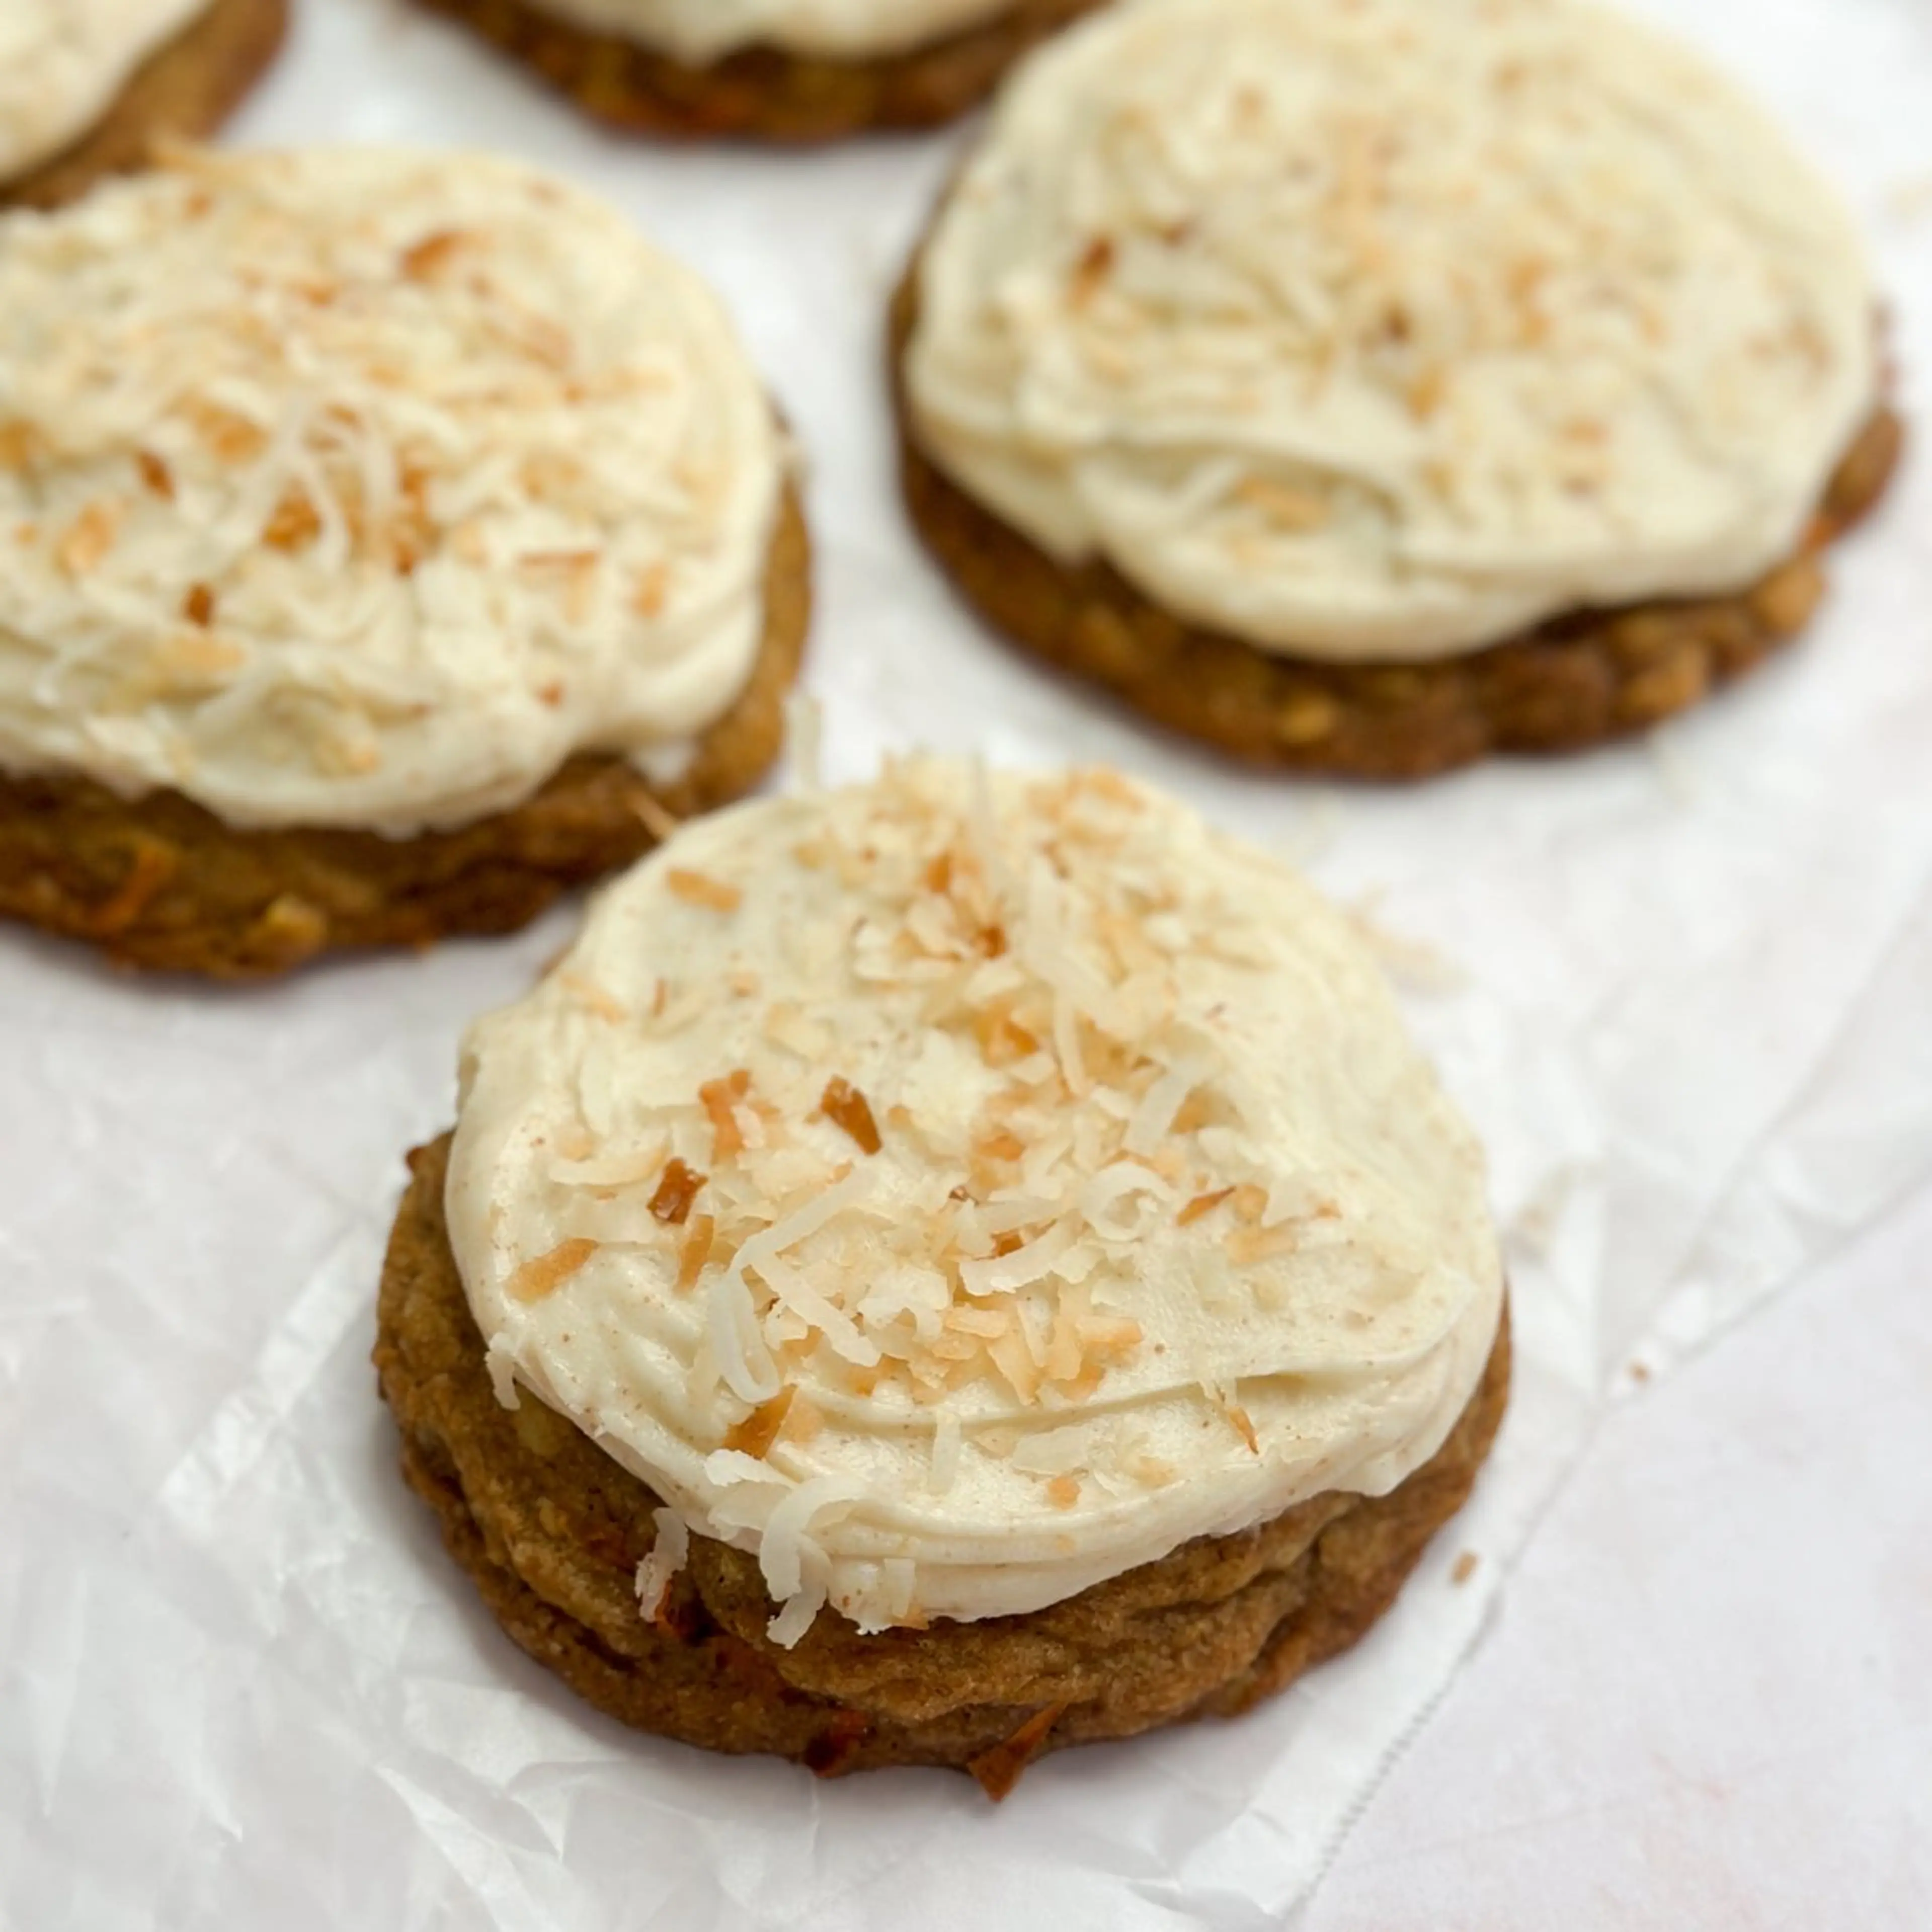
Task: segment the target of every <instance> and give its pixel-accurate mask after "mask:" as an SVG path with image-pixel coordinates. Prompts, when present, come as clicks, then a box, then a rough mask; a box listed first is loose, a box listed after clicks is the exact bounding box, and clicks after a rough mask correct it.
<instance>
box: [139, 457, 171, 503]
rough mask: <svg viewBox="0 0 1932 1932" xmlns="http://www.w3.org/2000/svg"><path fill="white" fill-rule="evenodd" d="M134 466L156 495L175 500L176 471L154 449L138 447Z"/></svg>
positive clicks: (169, 500)
mask: <svg viewBox="0 0 1932 1932" xmlns="http://www.w3.org/2000/svg"><path fill="white" fill-rule="evenodd" d="M134 466H135V467H136V469H139V471H140V472H141V481H142V482H143V483H145V484H146V485H147V486H148V489H149V490H151V491H152V492H153V493H154V495H156V496H159V497H160V498H161V499H163V501H164V502H172V501H173V500H174V493H175V478H174V472H173V471H172V470H171V469H169V467H168V466H167V464H166V463H165V462H163V460H161V458H160V457H158V456H157V455H155V454H154V452H153V451H152V450H151V449H137V450H136V452H134Z"/></svg>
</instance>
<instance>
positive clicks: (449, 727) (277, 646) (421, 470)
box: [0, 149, 809, 975]
mask: <svg viewBox="0 0 1932 1932" xmlns="http://www.w3.org/2000/svg"><path fill="white" fill-rule="evenodd" d="M0 540H4V541H5V544H6V549H7V568H6V569H5V571H4V572H3V573H0V912H5V913H8V914H10V915H12V916H14V917H16V918H19V919H26V920H28V921H30V922H32V923H34V924H35V925H38V926H45V927H46V928H48V929H51V930H52V931H55V932H65V933H69V934H74V935H78V936H80V937H83V938H92V939H94V940H96V941H99V942H100V943H101V944H103V945H104V946H105V947H107V948H108V950H110V951H111V952H112V953H114V954H115V956H118V957H119V958H121V959H126V960H129V961H132V962H136V963H138V964H140V965H148V966H160V967H170V968H186V969H190V970H194V971H205V972H209V973H214V974H230V975H239V974H257V973H266V972H272V971H278V970H281V968H286V967H287V966H290V965H294V964H296V963H297V962H299V961H301V960H302V959H307V958H308V957H309V956H311V955H313V954H315V953H319V952H321V951H323V950H325V949H326V948H331V947H352V946H368V945H377V944H422V943H424V942H426V941H431V940H434V939H436V938H440V937H441V936H443V935H446V934H448V933H453V932H497V931H502V930H505V929H508V928H510V927H511V926H517V925H519V924H520V923H522V922H523V921H524V920H526V919H529V917H531V916H532V915H533V914H534V913H536V912H537V911H538V910H541V908H542V907H544V905H546V904H548V903H549V902H550V900H551V899H552V898H554V897H555V896H556V894H557V893H558V892H560V891H562V890H563V889H565V887H566V886H569V885H571V884H572V883H576V882H577V881H580V880H583V879H585V878H586V877H592V876H595V874H599V873H601V872H604V871H610V870H611V869H612V868H614V867H616V866H619V865H623V864H625V863H628V862H629V861H630V860H631V859H634V858H636V857H637V856H638V855H639V854H640V853H641V852H643V850H646V849H647V848H648V847H649V845H650V844H652V842H653V841H654V838H655V834H656V833H657V832H658V831H660V830H661V829H662V828H663V827H664V824H665V823H666V822H667V819H669V818H670V817H682V816H684V815H685V814H689V813H691V812H694V811H701V810H703V809H705V808H707V807H709V806H712V805H717V804H719V803H721V802H724V801H725V800H727V799H731V798H734V797H736V796H738V795H739V794H740V793H742V792H744V791H745V790H748V788H749V787H751V785H752V784H754V782H755V781H756V780H757V778H759V776H760V775H761V774H762V773H763V772H764V770H765V769H766V767H767V766H768V765H769V763H771V761H772V758H773V757H774V756H775V753H776V751H777V748H778V743H779V741H780V737H781V700H782V698H783V696H784V691H785V690H786V688H787V686H788V685H790V682H791V680H792V678H793V674H794V673H795V671H796V667H797V663H798V659H799V652H800V649H801V647H802V640H803V637H804V634H805V625H806V618H807V610H808V601H809V592H808V568H809V566H808V555H807V548H806V543H805V534H804V530H803V526H802V523H801V520H800V518H799V511H798V507H797V504H796V499H795V498H794V496H793V492H792V488H791V484H790V459H789V456H788V453H787V446H786V444H785V442H784V437H783V436H782V434H781V431H780V429H779V428H778V424H777V422H776V421H775V417H774V413H773V411H772V407H771V405H770V404H769V401H767V400H766V396H765V395H764V393H763V390H762V389H761V388H760V385H759V382H758V380H757V377H756V375H755V374H754V372H753V371H752V370H751V367H750V365H749V364H748V362H747V361H746V359H745V356H744V354H743V353H742V350H740V348H739V345H738V343H737V341H736V338H735V336H734V335H733V332H732V330H731V328H730V324H729V323H728V321H727V319H726V317H725V316H724V314H723V313H722V311H721V309H720V308H719V307H718V303H717V302H716V301H715V299H714V298H713V297H712V296H711V294H710V293H709V292H708V290H706V289H705V288H704V287H703V285H702V284H700V283H699V281H697V279H696V278H695V277H694V276H693V275H691V274H690V273H689V272H688V271H687V270H685V269H683V268H682V267H680V266H679V265H677V264H676V263H674V262H672V261H670V260H667V258H666V257H664V256H663V255H661V254H658V252H657V251H655V249H654V248H651V247H650V246H649V245H648V244H646V242H644V241H643V240H642V239H640V237H638V236H637V235H636V234H635V233H634V232H633V231H632V230H631V229H630V228H629V227H628V226H627V225H626V224H625V222H624V221H623V220H622V218H621V217H619V215H618V214H616V211H614V210H612V209H610V208H607V207H606V206H604V205H603V204H602V203H601V202H598V201H596V200H595V199H592V198H591V197H589V196H587V195H586V194H584V193H582V192H581V191H580V190H577V189H575V188H573V187H568V186H566V185H565V184H562V182H559V181H553V180H552V179H550V178H548V177H547V176H545V175H540V174H537V173H535V172H530V171H529V170H527V169H523V168H522V167H520V166H515V165H513V164H511V163H508V162H503V161H498V160H489V159H486V158H484V157H480V156H476V155H471V154H455V155H451V154H443V155H437V154H411V153H406V152H401V151H388V150H381V149H374V150H372V149H344V150H341V151H314V152H308V153H298V154H279V155H263V154H250V155H239V154H238V155H228V156H214V155H202V156H199V157H195V156H188V157H182V158H181V159H178V160H175V161H173V162H172V163H170V164H169V166H167V167H166V169H164V170H163V171H162V172H157V173H154V174H151V175H143V176H141V177H139V178H136V179H135V180H133V181H128V182H125V183H121V184H115V185H113V186H110V187H104V188H102V189H100V190H96V191H95V193H94V194H93V195H92V196H89V198H88V199H86V201H85V202H83V203H81V204H80V205H78V206H77V207H74V208H71V209H68V210H66V211H62V213H60V214H55V215H52V216H32V215H18V216H15V217H12V218H10V219H9V220H5V221H0Z"/></svg>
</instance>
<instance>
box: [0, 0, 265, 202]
mask: <svg viewBox="0 0 1932 1932" xmlns="http://www.w3.org/2000/svg"><path fill="white" fill-rule="evenodd" d="M287 24H288V0H7V5H6V7H5V10H4V12H0V207H5V206H7V205H16V206H22V207H35V208H51V207H54V206H56V205H58V204H59V203H60V202H64V201H71V200H72V199H73V198H74V196H76V195H78V194H81V193H85V192H86V190H87V189H88V188H89V187H91V186H92V184H94V183H95V181H98V180H99V179H100V178H101V177H102V176H103V175H110V174H124V173H127V172H130V170H132V169H136V168H140V167H144V166H146V165H147V164H148V161H149V160H151V158H152V157H153V155H154V151H155V149H156V148H157V145H159V144H160V143H163V142H166V141H168V140H169V139H175V140H193V139H199V138H201V137H202V136H205V135H208V134H211V133H214V130H215V129H216V128H217V127H220V125H221V124H222V122H223V121H225V120H226V118H228V115H229V113H231V112H232V111H233V110H234V108H235V107H236V106H237V104H239V102H240V101H241V100H242V97H243V96H244V95H246V94H247V93H248V90H249V89H251V87H252V86H254V84H255V83H256V81H257V80H258V79H259V78H260V76H261V74H262V73H263V70H264V69H265V68H266V67H267V66H268V65H269V62H271V61H272V59H273V58H275V53H276V50H277V49H278V48H279V47H280V46H281V43H282V38H283V35H284V31H286V29H287Z"/></svg>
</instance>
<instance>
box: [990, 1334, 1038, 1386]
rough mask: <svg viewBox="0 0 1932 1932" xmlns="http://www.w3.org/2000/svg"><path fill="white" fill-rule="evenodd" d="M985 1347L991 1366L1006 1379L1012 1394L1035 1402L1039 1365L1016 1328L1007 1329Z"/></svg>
mask: <svg viewBox="0 0 1932 1932" xmlns="http://www.w3.org/2000/svg"><path fill="white" fill-rule="evenodd" d="M986 1353H987V1354H988V1355H989V1356H991V1357H992V1361H993V1366H994V1367H995V1368H997V1369H998V1370H999V1372H1000V1373H1001V1375H1002V1376H1004V1377H1005V1378H1006V1379H1007V1384H1008V1385H1009V1386H1010V1388H1012V1390H1013V1393H1014V1394H1016V1396H1018V1397H1019V1399H1020V1400H1021V1401H1022V1402H1024V1403H1031V1402H1034V1400H1037V1398H1038V1397H1039V1394H1040V1381H1041V1375H1040V1364H1038V1363H1037V1362H1036V1361H1034V1358H1033V1352H1032V1351H1031V1349H1029V1348H1028V1346H1027V1345H1026V1340H1025V1337H1023V1336H1022V1334H1020V1332H1019V1330H1018V1328H1009V1329H1008V1330H1007V1332H1006V1333H1005V1334H1004V1335H1001V1336H999V1337H996V1338H995V1340H992V1341H991V1342H989V1343H987V1344H986Z"/></svg>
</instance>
